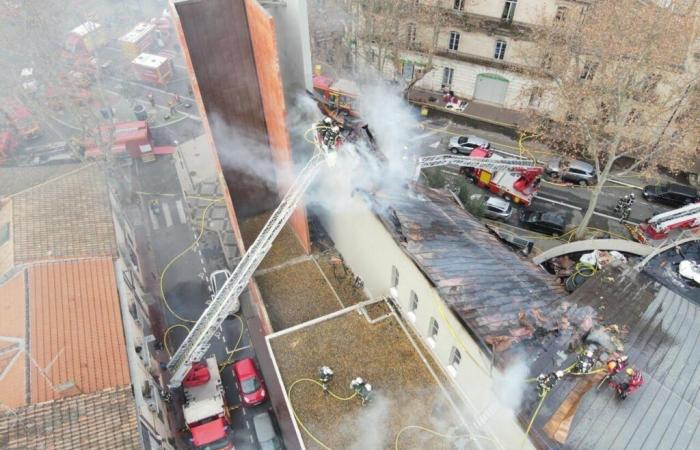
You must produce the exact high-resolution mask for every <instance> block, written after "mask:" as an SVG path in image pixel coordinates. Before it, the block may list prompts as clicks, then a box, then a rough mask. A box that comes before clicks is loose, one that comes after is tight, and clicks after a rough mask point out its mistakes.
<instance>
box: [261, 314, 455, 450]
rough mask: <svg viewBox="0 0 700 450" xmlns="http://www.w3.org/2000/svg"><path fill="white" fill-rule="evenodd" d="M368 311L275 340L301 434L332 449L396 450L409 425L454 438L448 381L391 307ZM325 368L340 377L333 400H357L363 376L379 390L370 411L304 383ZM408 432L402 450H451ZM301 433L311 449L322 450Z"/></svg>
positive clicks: (293, 331) (275, 355) (332, 387)
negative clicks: (353, 385) (354, 384)
mask: <svg viewBox="0 0 700 450" xmlns="http://www.w3.org/2000/svg"><path fill="white" fill-rule="evenodd" d="M366 309H367V312H366V314H358V311H360V310H361V308H360V307H358V306H355V307H351V308H350V309H345V310H342V311H338V312H336V313H333V314H332V315H331V316H330V317H329V318H327V320H323V319H317V320H314V321H312V322H309V323H306V324H303V325H300V326H299V327H295V328H293V329H290V330H285V331H283V332H281V333H277V334H274V335H272V336H270V337H269V341H270V345H271V348H272V353H273V358H274V360H275V361H276V363H277V366H278V368H279V372H280V374H281V378H282V382H283V384H284V389H285V390H286V391H287V392H289V401H290V402H291V404H292V407H293V409H294V411H295V413H296V416H297V422H298V423H300V424H301V425H300V427H301V428H303V427H305V428H307V429H308V430H311V432H312V433H313V435H314V436H315V437H316V438H317V439H318V440H320V441H321V442H323V443H324V444H325V445H327V446H328V447H331V448H388V447H392V448H393V446H394V441H395V439H396V438H397V436H398V434H399V432H400V431H401V430H402V429H404V428H405V427H407V426H410V425H418V426H423V427H427V428H430V429H435V430H437V431H439V432H443V433H444V432H447V431H448V429H450V428H451V427H453V426H455V424H457V423H459V419H458V416H457V413H456V412H455V410H454V409H453V407H452V406H451V404H450V402H449V400H448V396H447V395H445V391H444V386H443V384H442V381H441V380H442V379H441V378H438V377H437V376H435V374H434V372H433V371H432V369H431V368H430V366H429V365H428V364H427V363H426V361H425V360H424V359H423V357H424V356H423V355H422V354H419V353H418V351H417V350H418V348H419V347H418V346H417V345H416V343H415V342H413V341H412V338H411V337H410V336H411V335H410V334H409V333H408V332H407V330H406V329H405V328H403V326H402V325H401V324H400V322H399V320H398V319H397V318H396V316H394V315H393V314H391V313H390V312H391V310H390V308H389V306H388V305H387V304H386V303H384V302H380V303H375V304H374V305H370V306H367V308H366ZM428 358H429V357H428ZM323 365H327V366H329V367H331V368H332V369H333V371H334V373H335V374H334V378H333V380H332V381H331V382H330V384H329V389H330V390H331V391H332V392H333V393H335V394H337V395H338V396H340V397H349V396H351V395H352V390H351V389H350V381H351V380H352V379H353V378H355V377H358V376H360V377H362V378H364V379H365V380H366V381H367V382H368V383H370V384H371V385H372V387H373V392H374V397H373V398H372V400H371V401H370V402H369V403H368V405H366V406H362V405H361V402H360V399H359V398H352V399H349V400H346V401H340V400H337V399H334V398H333V397H332V396H330V395H327V394H324V392H323V390H322V389H321V388H320V387H319V386H318V385H316V384H315V383H313V382H312V381H309V380H304V379H316V377H317V370H318V368H319V367H321V366H323ZM404 431H405V432H404V433H402V437H401V444H400V448H402V449H403V448H431V449H442V448H449V447H448V442H447V441H445V440H443V439H440V438H437V437H435V436H432V435H430V434H428V433H423V432H421V431H418V430H416V429H410V428H409V429H406V430H404ZM301 433H302V438H303V440H304V443H305V445H306V446H307V448H309V449H316V448H319V446H318V445H317V444H316V443H315V442H314V440H313V438H311V437H309V435H308V434H306V433H304V432H303V431H302V432H301Z"/></svg>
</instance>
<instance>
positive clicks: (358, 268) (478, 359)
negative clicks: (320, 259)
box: [321, 162, 530, 449]
mask: <svg viewBox="0 0 700 450" xmlns="http://www.w3.org/2000/svg"><path fill="white" fill-rule="evenodd" d="M339 164H342V162H341V163H339ZM339 180H343V175H342V174H335V173H332V172H327V173H326V174H325V178H324V180H322V187H321V189H322V190H323V192H325V195H327V198H333V199H334V200H335V201H336V202H335V204H334V206H333V210H326V211H325V213H323V214H322V215H321V220H322V222H323V224H324V226H325V228H326V230H327V231H328V233H329V234H330V236H331V238H332V239H333V241H334V242H335V245H336V248H337V249H338V250H339V251H340V253H341V254H342V255H343V258H344V259H345V261H346V262H347V264H348V265H349V266H350V268H351V269H352V270H353V272H355V273H356V274H358V275H359V276H360V277H362V279H363V280H364V281H365V287H366V289H367V290H368V291H369V294H370V295H371V296H372V297H378V296H384V295H389V294H390V289H391V280H392V266H393V267H396V269H397V270H398V273H399V284H398V289H397V291H396V298H397V302H398V304H399V305H400V307H401V308H402V309H403V312H404V317H406V318H407V322H408V323H409V324H411V325H412V326H413V327H414V330H415V331H416V333H417V334H418V335H419V336H421V338H422V339H423V340H424V342H426V344H427V345H428V347H429V348H431V351H432V354H433V357H434V358H435V359H436V360H437V361H438V362H439V364H440V365H441V367H443V368H444V369H445V371H446V373H447V374H448V375H447V376H448V378H450V379H451V380H452V381H453V382H454V384H455V386H456V387H457V388H458V389H459V392H461V394H462V396H463V398H464V399H465V402H466V404H468V405H469V410H468V411H465V412H464V413H465V416H466V417H469V418H471V419H470V420H472V423H470V424H469V426H470V428H471V429H472V431H475V432H478V433H479V434H482V435H483V434H487V435H489V436H491V437H492V438H493V439H495V440H496V441H497V443H498V446H499V447H500V448H504V449H511V448H520V446H521V443H522V441H523V436H524V433H523V430H522V428H520V426H519V425H518V423H517V421H516V420H515V418H514V417H513V415H512V413H510V411H509V410H507V409H506V408H504V407H503V406H501V404H500V403H499V402H498V401H497V400H496V398H495V396H494V395H493V393H492V390H491V387H492V379H491V376H490V375H489V359H488V357H487V356H486V355H485V354H483V352H481V350H480V349H479V348H478V346H477V345H476V344H475V343H474V341H473V340H472V339H471V338H470V337H469V335H468V333H467V332H466V330H465V329H464V328H463V327H462V326H461V325H460V323H459V322H458V321H457V319H456V318H455V317H454V316H453V315H452V313H451V312H450V311H449V310H448V309H447V308H446V306H445V304H444V303H443V301H442V300H441V298H440V296H439V294H438V293H437V291H436V290H435V289H434V287H433V286H432V285H431V283H430V282H429V281H428V279H426V278H425V277H424V276H423V275H422V273H421V272H420V271H419V270H418V268H417V267H416V266H415V264H414V263H413V262H412V260H411V259H410V258H409V257H408V256H407V255H406V254H405V253H404V252H403V251H402V250H401V248H400V247H399V246H398V245H397V244H396V243H395V241H394V239H393V238H392V237H391V235H390V234H389V233H388V232H387V231H386V229H385V228H384V226H383V225H382V223H381V222H380V221H379V220H378V219H377V218H376V216H375V215H374V213H373V212H371V211H370V210H369V209H368V207H367V205H366V203H365V201H364V200H363V199H362V197H361V196H360V195H355V196H354V197H352V198H351V197H350V195H349V189H347V186H343V185H342V182H339ZM329 191H330V194H329ZM412 291H413V292H414V293H415V294H416V296H417V297H418V308H417V310H416V311H415V313H411V312H409V305H410V298H411V292H412ZM431 318H433V319H435V320H437V322H438V324H439V327H440V328H439V333H438V335H437V337H436V339H435V340H434V341H433V340H429V339H428V337H427V335H428V328H429V326H430V321H431ZM453 347H456V348H457V349H459V351H460V353H461V354H462V361H461V363H460V364H459V365H458V366H457V367H456V368H451V367H449V366H448V364H449V358H450V354H451V352H452V348H453ZM481 422H485V423H484V424H481ZM477 424H478V425H477ZM523 448H530V447H529V444H528V445H526V446H524V447H523Z"/></svg>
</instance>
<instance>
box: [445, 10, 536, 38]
mask: <svg viewBox="0 0 700 450" xmlns="http://www.w3.org/2000/svg"><path fill="white" fill-rule="evenodd" d="M443 10H444V17H445V18H446V25H450V26H453V27H458V28H461V29H465V30H479V31H482V32H485V33H486V34H488V35H489V36H490V35H498V36H507V37H512V38H515V39H527V38H528V36H529V35H530V34H531V33H532V31H533V30H534V29H535V28H536V25H535V24H530V23H525V22H518V21H513V20H507V19H501V18H500V17H492V16H484V15H481V14H474V13H470V12H467V11H459V10H456V9H452V8H443Z"/></svg>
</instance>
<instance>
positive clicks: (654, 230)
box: [639, 203, 700, 239]
mask: <svg viewBox="0 0 700 450" xmlns="http://www.w3.org/2000/svg"><path fill="white" fill-rule="evenodd" d="M698 226H700V203H693V204H691V205H686V206H684V207H682V208H678V209H674V210H673V211H668V212H665V213H661V214H657V215H655V216H654V217H652V218H651V219H649V220H647V221H646V222H645V223H642V224H640V225H639V228H640V229H641V230H642V231H644V232H645V233H646V234H647V235H649V237H650V238H652V239H663V238H665V237H666V236H668V233H669V232H670V231H671V230H676V229H691V228H696V227H698Z"/></svg>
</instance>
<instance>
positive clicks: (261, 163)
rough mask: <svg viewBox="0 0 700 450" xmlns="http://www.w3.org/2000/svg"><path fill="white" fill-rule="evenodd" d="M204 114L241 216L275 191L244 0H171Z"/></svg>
mask: <svg viewBox="0 0 700 450" xmlns="http://www.w3.org/2000/svg"><path fill="white" fill-rule="evenodd" d="M175 8H176V10H177V13H178V16H179V19H180V25H181V27H182V31H183V34H184V38H185V41H186V44H187V48H188V49H189V56H190V59H191V62H192V70H193V71H194V75H195V77H196V79H197V84H198V87H199V92H200V94H201V98H202V102H203V106H204V108H205V110H206V115H207V120H208V122H209V126H210V128H211V132H212V134H213V139H214V143H215V144H216V151H217V153H218V157H219V162H220V164H221V169H222V171H223V175H224V178H225V180H226V185H227V186H228V189H229V191H230V193H231V197H232V200H233V205H234V208H235V210H236V213H237V215H238V216H239V217H240V218H245V217H250V216H253V215H256V214H258V213H261V212H263V211H266V210H269V209H271V208H274V206H275V205H276V204H277V201H278V197H277V192H276V189H275V188H276V178H275V171H274V167H273V164H272V163H271V155H270V147H269V139H268V135H267V127H266V124H265V114H264V111H263V105H262V98H261V96H260V85H259V83H258V75H257V68H256V66H255V59H254V57H253V47H252V43H251V38H250V32H249V28H248V19H247V15H246V10H245V4H244V1H243V0H207V1H204V2H202V1H181V2H177V3H175Z"/></svg>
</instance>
